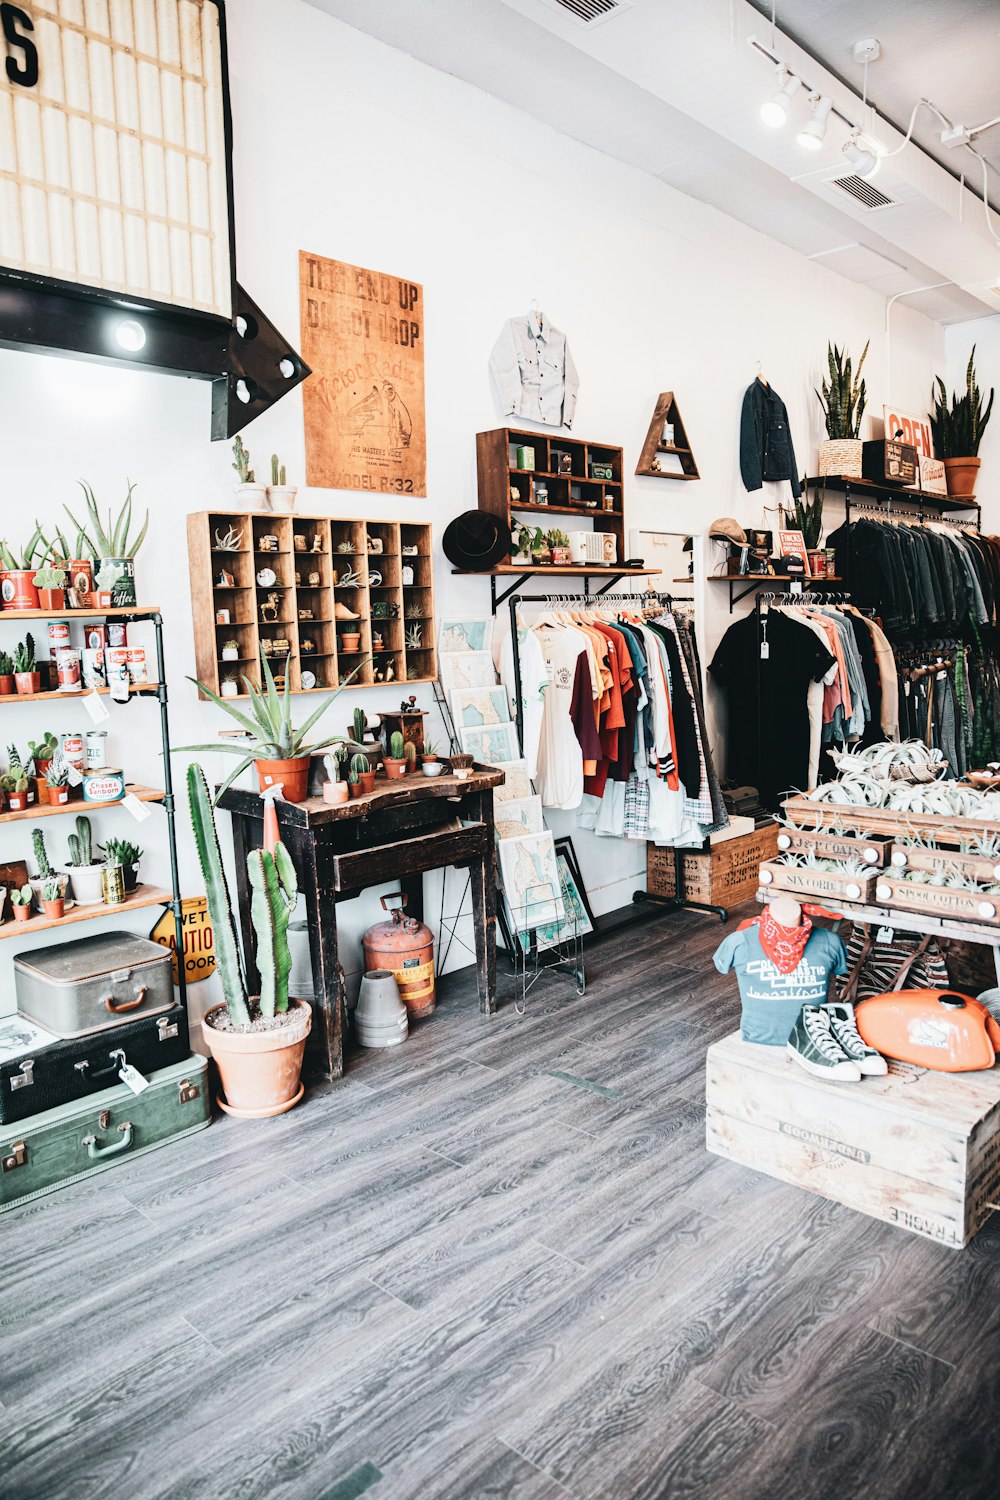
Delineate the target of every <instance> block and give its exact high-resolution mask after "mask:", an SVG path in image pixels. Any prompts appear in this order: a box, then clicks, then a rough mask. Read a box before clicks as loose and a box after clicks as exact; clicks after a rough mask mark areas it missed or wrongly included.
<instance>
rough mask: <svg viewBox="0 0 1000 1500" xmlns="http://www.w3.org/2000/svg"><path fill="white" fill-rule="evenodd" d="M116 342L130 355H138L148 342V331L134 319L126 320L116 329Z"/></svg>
mask: <svg viewBox="0 0 1000 1500" xmlns="http://www.w3.org/2000/svg"><path fill="white" fill-rule="evenodd" d="M115 341H116V343H117V344H118V345H119V347H120V348H122V349H124V350H126V351H127V353H129V354H138V352H139V350H140V349H141V348H142V347H143V345H144V344H145V342H146V330H145V328H143V326H142V324H141V323H137V322H136V320H135V319H134V318H125V319H124V320H123V321H122V322H121V323H119V324H118V326H117V328H116V329H115Z"/></svg>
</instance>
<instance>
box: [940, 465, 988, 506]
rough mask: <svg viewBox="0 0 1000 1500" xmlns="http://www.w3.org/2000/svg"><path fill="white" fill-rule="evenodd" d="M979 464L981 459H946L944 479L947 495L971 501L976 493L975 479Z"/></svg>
mask: <svg viewBox="0 0 1000 1500" xmlns="http://www.w3.org/2000/svg"><path fill="white" fill-rule="evenodd" d="M981 463H982V459H981V458H946V459H945V460H944V477H945V480H946V481H947V484H948V493H949V495H957V496H960V497H961V498H962V499H969V500H972V499H973V498H974V497H975V493H976V477H977V475H978V473H979V465H980V464H981Z"/></svg>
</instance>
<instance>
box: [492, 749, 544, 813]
mask: <svg viewBox="0 0 1000 1500" xmlns="http://www.w3.org/2000/svg"><path fill="white" fill-rule="evenodd" d="M503 770H504V780H503V784H502V786H495V787H494V788H493V807H494V809H496V808H497V807H498V806H500V805H501V804H503V803H504V802H518V801H523V800H524V799H525V798H526V797H533V796H534V794H535V789H534V787H533V786H532V785H531V777H530V776H529V775H528V762H527V761H526V760H524V759H523V758H522V759H520V760H508V761H505V762H504V768H503Z"/></svg>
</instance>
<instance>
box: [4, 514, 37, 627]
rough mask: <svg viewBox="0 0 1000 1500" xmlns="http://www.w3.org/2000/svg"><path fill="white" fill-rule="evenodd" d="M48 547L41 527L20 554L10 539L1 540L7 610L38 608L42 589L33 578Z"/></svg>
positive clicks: (5, 607) (35, 531) (35, 530)
mask: <svg viewBox="0 0 1000 1500" xmlns="http://www.w3.org/2000/svg"><path fill="white" fill-rule="evenodd" d="M47 545H48V544H47V543H46V541H45V538H44V537H43V536H42V528H41V527H40V526H39V525H37V524H36V525H35V529H34V531H33V532H32V534H31V539H30V540H29V542H28V545H27V546H26V547H23V548H22V549H21V550H20V551H19V552H18V551H15V550H14V549H13V548H12V547H11V546H10V544H9V543H8V542H7V541H6V540H2V541H0V600H2V601H3V608H4V609H38V607H39V605H38V589H37V588H36V587H35V584H34V583H33V582H32V579H33V577H34V574H35V568H36V559H38V557H39V554H40V552H41V551H42V550H43V549H44V548H45V547H46V546H47Z"/></svg>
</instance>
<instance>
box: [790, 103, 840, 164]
mask: <svg viewBox="0 0 1000 1500" xmlns="http://www.w3.org/2000/svg"><path fill="white" fill-rule="evenodd" d="M812 107H813V108H812V115H811V117H810V118H809V119H808V120H807V121H806V123H805V124H804V125H803V126H802V129H801V130H800V131H799V133H798V135H797V136H796V137H795V139H796V141H797V142H798V144H799V145H800V146H802V147H804V148H805V150H807V151H818V150H819V148H820V147H821V146H822V144H823V141H824V139H825V138H826V126H827V121H828V120H829V118H830V111H831V109H832V108H833V100H832V99H828V98H827V96H826V95H825V94H813V95H812Z"/></svg>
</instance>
